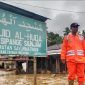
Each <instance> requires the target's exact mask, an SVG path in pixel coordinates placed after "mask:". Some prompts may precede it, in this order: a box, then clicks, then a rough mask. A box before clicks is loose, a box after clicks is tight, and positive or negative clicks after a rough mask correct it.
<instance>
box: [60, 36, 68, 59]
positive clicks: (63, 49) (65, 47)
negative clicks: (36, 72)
mask: <svg viewBox="0 0 85 85" xmlns="http://www.w3.org/2000/svg"><path fill="white" fill-rule="evenodd" d="M66 53H67V36H65V37H64V39H63V43H62V48H61V59H66Z"/></svg>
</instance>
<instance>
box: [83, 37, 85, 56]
mask: <svg viewBox="0 0 85 85" xmlns="http://www.w3.org/2000/svg"><path fill="white" fill-rule="evenodd" d="M83 49H84V56H85V38H84V40H83Z"/></svg>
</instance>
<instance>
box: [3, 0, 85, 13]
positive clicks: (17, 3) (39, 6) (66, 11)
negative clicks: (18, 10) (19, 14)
mask: <svg viewBox="0 0 85 85" xmlns="http://www.w3.org/2000/svg"><path fill="white" fill-rule="evenodd" d="M3 1H6V0H3ZM11 2H14V1H11ZM14 3H16V4H21V5H27V6H31V7H37V8H42V9H50V10H55V11H63V12H70V13H85V12H79V11H71V10H62V9H53V8H47V7H41V6H36V5H35V6H33V5H30V4H23V3H17V2H14Z"/></svg>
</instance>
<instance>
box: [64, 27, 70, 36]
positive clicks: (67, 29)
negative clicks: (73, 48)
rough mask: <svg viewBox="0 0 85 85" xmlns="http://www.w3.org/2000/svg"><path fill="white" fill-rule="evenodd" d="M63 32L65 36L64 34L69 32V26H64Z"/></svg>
mask: <svg viewBox="0 0 85 85" xmlns="http://www.w3.org/2000/svg"><path fill="white" fill-rule="evenodd" d="M63 32H64V36H65V35H68V33H69V32H70V29H69V27H66V28H65V31H63Z"/></svg>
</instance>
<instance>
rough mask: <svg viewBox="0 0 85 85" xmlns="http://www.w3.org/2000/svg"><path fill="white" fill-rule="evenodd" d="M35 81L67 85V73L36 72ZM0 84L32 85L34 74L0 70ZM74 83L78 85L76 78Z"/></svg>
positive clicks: (44, 83)
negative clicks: (17, 73)
mask: <svg viewBox="0 0 85 85" xmlns="http://www.w3.org/2000/svg"><path fill="white" fill-rule="evenodd" d="M36 81H37V85H68V80H67V74H56V75H55V74H37V78H36ZM0 85H34V75H33V74H28V75H26V74H22V75H15V74H12V73H11V74H10V72H3V71H0ZM75 85H78V84H77V81H76V80H75Z"/></svg>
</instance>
